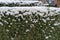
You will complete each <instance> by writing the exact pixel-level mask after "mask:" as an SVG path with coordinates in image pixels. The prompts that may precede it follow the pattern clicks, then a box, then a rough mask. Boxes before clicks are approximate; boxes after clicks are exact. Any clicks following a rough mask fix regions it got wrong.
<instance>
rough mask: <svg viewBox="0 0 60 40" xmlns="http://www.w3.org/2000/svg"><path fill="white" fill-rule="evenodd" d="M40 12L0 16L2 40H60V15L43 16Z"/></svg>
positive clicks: (0, 36) (0, 35) (0, 39)
mask: <svg viewBox="0 0 60 40" xmlns="http://www.w3.org/2000/svg"><path fill="white" fill-rule="evenodd" d="M26 12H28V14H25V13H26ZM38 12H39V11H37V12H35V13H33V12H31V14H29V11H27V10H25V11H24V12H21V11H19V13H18V14H14V15H11V14H8V15H7V14H6V13H7V11H5V12H3V14H0V16H1V18H0V40H60V24H59V22H60V15H54V16H45V15H46V14H44V16H41V15H40V14H38ZM39 13H40V12H39ZM48 13H50V12H48Z"/></svg>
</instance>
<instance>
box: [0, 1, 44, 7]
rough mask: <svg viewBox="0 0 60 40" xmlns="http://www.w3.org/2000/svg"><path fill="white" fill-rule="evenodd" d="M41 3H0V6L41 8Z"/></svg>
mask: <svg viewBox="0 0 60 40" xmlns="http://www.w3.org/2000/svg"><path fill="white" fill-rule="evenodd" d="M42 5H43V3H42V2H41V1H17V2H16V1H15V2H13V1H12V2H0V7H1V6H9V7H16V6H42Z"/></svg>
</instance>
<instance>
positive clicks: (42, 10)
mask: <svg viewBox="0 0 60 40" xmlns="http://www.w3.org/2000/svg"><path fill="white" fill-rule="evenodd" d="M19 11H21V12H24V11H26V12H24V13H23V14H19ZM0 12H1V13H0V14H2V16H4V15H3V13H4V12H7V13H6V14H7V15H9V14H11V15H14V16H15V17H18V16H21V18H22V19H23V20H25V18H23V15H31V14H32V13H33V14H35V13H36V14H35V15H36V16H37V14H39V15H40V16H41V17H47V16H54V15H60V8H55V7H42V6H41V7H36V6H35V7H0ZM48 12H50V13H48ZM15 14H19V15H15ZM31 16H32V15H31ZM31 16H30V19H31V21H32V18H31ZM8 19H10V18H8ZM18 20H20V19H18ZM41 20H43V22H45V23H46V21H47V20H51V21H53V20H55V18H53V19H50V18H49V17H48V18H46V19H41ZM12 21H16V20H14V19H13V20H12ZM4 22H5V23H7V24H8V22H7V21H5V20H4ZM32 22H34V23H36V22H38V20H36V19H33V21H32ZM26 23H27V21H26ZM11 25H12V24H11ZM54 25H55V26H56V25H60V23H55V24H54Z"/></svg>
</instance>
